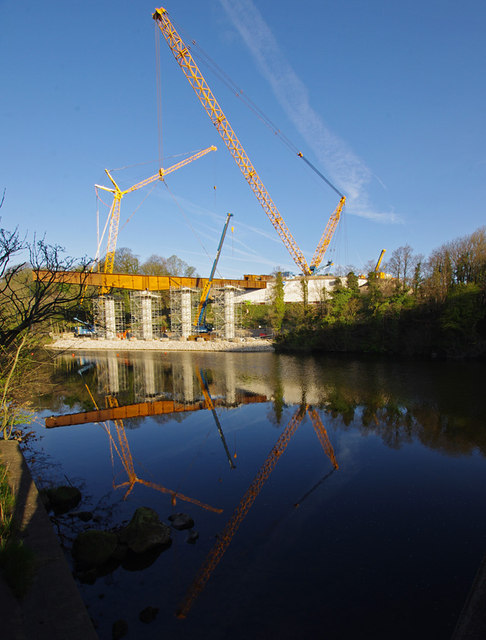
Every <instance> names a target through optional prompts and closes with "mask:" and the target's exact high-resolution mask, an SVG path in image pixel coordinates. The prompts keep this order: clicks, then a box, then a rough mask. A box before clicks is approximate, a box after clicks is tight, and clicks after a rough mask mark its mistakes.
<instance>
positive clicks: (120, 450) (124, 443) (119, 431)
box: [46, 369, 223, 513]
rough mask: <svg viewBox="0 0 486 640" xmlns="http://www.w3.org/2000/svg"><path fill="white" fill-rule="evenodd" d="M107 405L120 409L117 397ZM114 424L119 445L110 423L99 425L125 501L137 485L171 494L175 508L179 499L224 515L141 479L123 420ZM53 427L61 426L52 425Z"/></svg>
mask: <svg viewBox="0 0 486 640" xmlns="http://www.w3.org/2000/svg"><path fill="white" fill-rule="evenodd" d="M78 373H79V374H80V375H81V377H82V373H83V370H82V369H80V370H79V371H78ZM84 386H85V388H86V390H87V392H88V395H89V397H90V399H91V402H92V403H93V404H94V406H95V408H96V411H97V412H99V411H100V409H99V407H98V404H97V402H96V400H95V398H94V396H93V394H92V393H91V390H90V388H89V386H88V385H87V384H86V382H84ZM105 404H106V407H107V409H108V410H111V411H113V410H115V409H117V408H118V400H117V398H115V396H112V395H106V396H105ZM62 417H63V416H54V418H62ZM66 417H67V418H70V417H72V416H66ZM48 420H49V418H46V426H48V424H47V423H48ZM113 423H114V425H115V430H116V438H117V440H118V444H117V442H116V441H115V438H114V437H113V434H112V433H111V429H110V425H109V421H108V420H107V421H103V422H99V424H100V425H101V426H102V428H103V429H104V431H105V432H106V434H107V436H108V438H109V442H110V456H111V463H112V466H113V488H114V489H115V490H116V489H120V488H121V487H127V491H126V492H125V495H124V496H123V499H124V500H126V499H127V498H128V496H129V495H130V493H131V492H132V490H133V488H134V486H135V485H136V484H141V485H144V486H146V487H150V488H151V489H155V490H156V491H159V492H160V493H166V494H169V495H170V496H171V502H172V505H173V506H174V505H175V504H176V501H177V498H179V499H180V500H183V501H184V502H190V503H191V504H194V505H196V506H198V507H202V508H203V509H206V510H207V511H213V512H214V513H222V512H223V510H222V509H219V508H217V507H212V506H211V505H209V504H206V503H204V502H201V501H200V500H197V499H196V498H190V497H189V496H186V495H184V494H182V493H180V492H179V491H174V490H173V489H167V487H164V486H162V485H161V484H157V483H155V482H151V481H149V480H144V479H143V478H139V477H138V475H137V473H136V471H135V466H134V464H133V457H132V454H131V451H130V447H129V445H128V439H127V434H126V432H125V426H124V424H123V420H122V419H121V418H114V419H113ZM65 424H72V423H71V422H69V421H68V422H66V423H65ZM50 426H51V427H52V426H59V425H58V424H57V425H54V424H51V425H50ZM113 451H115V452H116V454H117V455H118V457H119V458H120V461H121V463H122V466H123V468H124V470H125V472H126V474H127V476H128V480H127V481H126V482H121V483H119V484H116V483H115V461H114V456H113Z"/></svg>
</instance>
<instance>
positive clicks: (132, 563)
mask: <svg viewBox="0 0 486 640" xmlns="http://www.w3.org/2000/svg"><path fill="white" fill-rule="evenodd" d="M171 542H172V541H170V542H169V544H164V545H160V544H159V545H157V546H156V547H152V548H151V549H149V550H148V551H144V552H143V553H134V552H133V551H130V549H127V553H126V555H125V557H124V558H123V559H122V561H121V566H122V567H123V568H124V569H125V570H126V571H143V570H144V569H148V567H150V566H151V565H153V563H154V562H155V561H156V560H157V558H158V557H159V556H160V554H161V553H162V552H163V551H165V550H166V549H168V548H169V546H170V543H171Z"/></svg>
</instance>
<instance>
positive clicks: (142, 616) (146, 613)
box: [138, 607, 159, 624]
mask: <svg viewBox="0 0 486 640" xmlns="http://www.w3.org/2000/svg"><path fill="white" fill-rule="evenodd" d="M158 612H159V610H158V609H157V607H145V609H144V610H143V611H140V613H139V614H138V619H139V620H140V622H145V624H148V623H149V622H153V621H154V620H155V618H156V616H157V614H158Z"/></svg>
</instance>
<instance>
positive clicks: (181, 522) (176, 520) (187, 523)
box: [169, 513, 194, 531]
mask: <svg viewBox="0 0 486 640" xmlns="http://www.w3.org/2000/svg"><path fill="white" fill-rule="evenodd" d="M169 520H170V521H171V522H172V526H173V527H174V529H177V530H178V531H182V530H183V529H192V527H193V526H194V520H193V519H192V518H191V517H190V516H188V515H187V513H173V514H172V515H170V516H169Z"/></svg>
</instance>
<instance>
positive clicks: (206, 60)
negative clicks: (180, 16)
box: [171, 20, 344, 198]
mask: <svg viewBox="0 0 486 640" xmlns="http://www.w3.org/2000/svg"><path fill="white" fill-rule="evenodd" d="M171 21H172V20H171ZM172 22H173V24H174V25H175V26H176V27H177V30H178V31H179V32H182V34H183V35H184V38H185V42H187V40H186V35H187V34H184V29H183V28H181V27H180V26H179V25H178V24H177V23H175V22H174V21H172ZM187 39H188V40H190V42H191V43H192V45H193V48H191V46H188V47H187V48H188V49H189V50H190V51H191V53H192V55H193V57H194V58H195V59H196V60H197V61H198V62H199V63H201V64H202V65H204V66H205V67H206V68H207V69H209V70H210V71H211V72H212V73H213V74H214V75H215V76H216V77H217V78H219V80H220V81H221V82H222V83H223V84H224V85H225V86H226V87H227V88H228V89H229V90H230V91H231V92H232V93H233V94H234V95H235V96H236V97H237V98H239V99H240V100H242V102H243V103H244V104H245V105H246V106H247V107H248V108H249V109H250V111H253V113H254V114H255V115H256V116H257V117H258V118H259V119H260V120H261V121H262V122H263V123H264V124H265V126H267V127H268V128H269V129H270V130H271V131H272V132H273V133H274V134H275V135H276V136H278V137H279V138H280V140H281V141H282V142H283V143H284V144H285V145H286V146H287V147H288V148H289V149H290V150H291V151H292V152H293V153H295V154H296V155H297V156H298V157H299V158H302V160H304V162H305V163H306V164H307V165H308V166H309V167H310V168H311V169H312V170H313V171H315V173H316V174H317V175H318V176H319V177H320V178H321V179H322V180H324V182H325V183H326V184H327V185H328V186H329V187H331V189H333V190H334V191H335V192H336V193H337V194H338V196H339V197H340V198H343V197H344V194H343V193H341V191H339V189H338V188H337V187H336V186H335V185H334V184H333V183H332V182H331V181H330V180H329V179H328V178H326V176H324V175H323V173H322V172H321V171H319V169H317V167H315V166H314V165H313V164H312V162H311V161H310V160H309V159H308V158H306V157H305V156H304V154H303V153H302V152H301V151H299V149H298V147H297V146H296V145H295V144H294V143H293V142H292V141H291V140H290V139H289V138H288V137H287V136H286V135H285V134H284V133H283V132H282V131H281V130H280V129H279V127H277V125H276V124H275V123H274V122H272V120H271V119H270V118H269V117H268V116H267V115H266V114H265V112H264V111H262V109H260V107H258V105H257V104H256V103H255V102H253V100H252V99H251V98H250V97H249V96H247V95H246V93H245V92H244V91H243V89H241V88H240V87H239V86H238V85H237V84H236V83H235V82H234V81H233V80H232V79H231V77H230V76H229V75H228V74H227V73H226V72H225V71H224V70H223V69H222V68H221V67H220V66H219V65H218V64H217V63H216V62H215V61H214V60H213V59H212V58H211V57H210V56H209V55H208V54H207V53H206V52H205V51H204V49H203V48H202V47H201V46H200V45H198V44H197V42H196V40H193V39H191V38H190V37H189V36H187Z"/></svg>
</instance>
